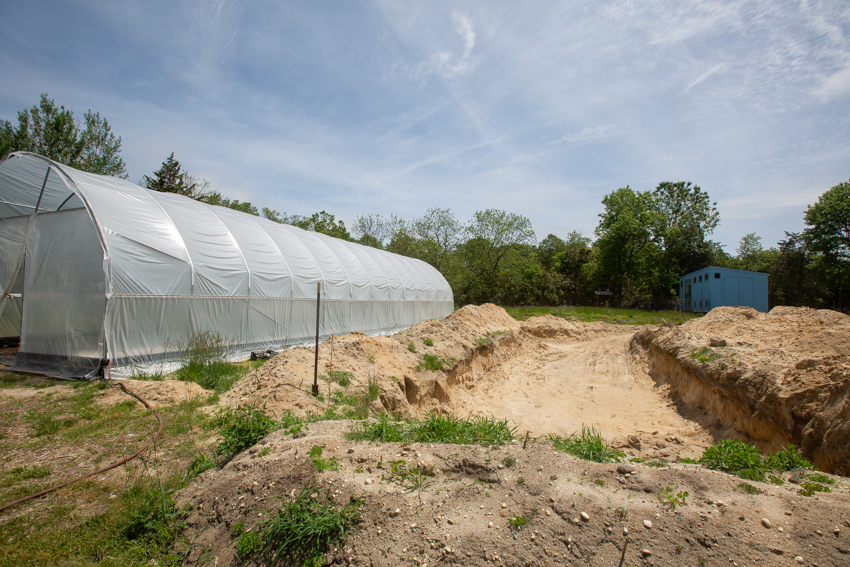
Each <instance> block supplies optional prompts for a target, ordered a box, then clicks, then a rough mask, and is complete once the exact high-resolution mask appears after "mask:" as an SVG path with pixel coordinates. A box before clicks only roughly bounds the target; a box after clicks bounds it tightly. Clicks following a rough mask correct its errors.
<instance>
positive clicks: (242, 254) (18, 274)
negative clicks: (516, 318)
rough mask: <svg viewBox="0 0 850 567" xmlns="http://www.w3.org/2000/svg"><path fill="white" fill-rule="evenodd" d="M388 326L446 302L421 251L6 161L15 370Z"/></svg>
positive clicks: (2, 168) (5, 238)
mask: <svg viewBox="0 0 850 567" xmlns="http://www.w3.org/2000/svg"><path fill="white" fill-rule="evenodd" d="M317 284H321V291H322V293H321V295H322V300H321V302H322V303H321V304H322V314H321V316H320V321H319V322H320V326H321V330H320V335H321V336H322V337H328V336H330V335H338V334H343V333H347V332H351V331H355V330H359V331H363V332H365V333H368V334H381V333H391V332H393V331H396V330H399V329H403V328H406V327H409V326H411V325H413V324H415V323H417V322H419V321H422V320H424V319H441V318H443V317H445V316H446V315H448V314H449V313H451V312H452V309H453V307H454V303H453V298H452V290H451V288H450V287H449V285H448V283H447V282H446V280H445V279H444V278H443V276H442V275H441V274H440V273H439V272H438V271H437V270H436V269H434V268H433V267H431V266H430V265H429V264H427V263H425V262H422V261H420V260H415V259H412V258H407V257H404V256H399V255H397V254H392V253H389V252H384V251H382V250H377V249H375V248H369V247H366V246H361V245H359V244H355V243H352V242H346V241H343V240H339V239H336V238H331V237H328V236H325V235H323V234H319V233H315V232H308V231H304V230H301V229H299V228H296V227H292V226H288V225H283V224H278V223H275V222H272V221H270V220H267V219H263V218H259V217H255V216H252V215H249V214H245V213H241V212H237V211H233V210H231V209H227V208H223V207H216V206H212V205H206V204H204V203H200V202H198V201H194V200H192V199H189V198H187V197H183V196H180V195H175V194H169V193H157V192H155V191H150V190H148V189H143V188H141V187H139V186H137V185H134V184H132V183H130V182H128V181H124V180H121V179H117V178H114V177H105V176H101V175H94V174H90V173H84V172H81V171H77V170H75V169H72V168H70V167H68V166H65V165H61V164H58V163H56V162H53V161H51V160H48V159H46V158H43V157H41V156H38V155H36V154H31V153H27V152H16V153H13V154H11V155H9V156H8V157H7V158H6V159H4V160H3V161H2V162H0V285H3V286H4V288H3V289H4V294H3V297H2V298H1V299H0V337H20V349H19V351H18V353H17V357H16V359H15V366H14V367H13V368H14V369H16V370H27V371H37V372H44V373H49V374H55V375H62V376H67V377H92V376H96V375H98V374H99V373H101V372H102V367H103V365H104V364H106V361H107V360H111V361H112V366H113V367H128V366H131V365H135V364H142V363H150V362H153V361H168V360H172V359H174V358H175V357H176V356H177V353H176V352H175V350H176V347H175V346H174V345H176V344H178V343H179V342H183V343H184V344H185V343H186V342H187V341H188V338H189V337H190V336H191V334H192V332H193V331H208V330H209V331H217V332H219V333H220V334H221V335H223V336H225V337H228V338H229V339H230V340H232V341H233V343H234V348H235V349H237V350H239V351H246V350H251V349H257V348H262V349H267V348H271V349H281V348H285V347H287V346H291V345H295V344H302V343H305V342H307V341H309V340H310V339H311V337H313V336H314V334H315V332H316V323H317V321H316V317H317V315H316V302H317V298H316V292H317Z"/></svg>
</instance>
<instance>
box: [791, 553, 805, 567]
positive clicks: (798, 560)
mask: <svg viewBox="0 0 850 567" xmlns="http://www.w3.org/2000/svg"><path fill="white" fill-rule="evenodd" d="M794 561H796V562H797V563H799V564H800V565H802V564H803V563H804V562H805V561H804V560H803V558H802V557H800V556H799V555H798V556H797V557H795V558H794Z"/></svg>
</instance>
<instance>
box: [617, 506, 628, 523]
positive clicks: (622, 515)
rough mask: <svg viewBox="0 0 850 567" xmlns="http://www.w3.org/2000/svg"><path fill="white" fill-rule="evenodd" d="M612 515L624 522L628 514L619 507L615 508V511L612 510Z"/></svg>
mask: <svg viewBox="0 0 850 567" xmlns="http://www.w3.org/2000/svg"><path fill="white" fill-rule="evenodd" d="M614 515H615V516H617V518H618V519H620V520H625V519H626V516H628V515H629V512H628V510H626V509H625V508H623V507H622V506H621V507H619V508H617V509H616V510H614Z"/></svg>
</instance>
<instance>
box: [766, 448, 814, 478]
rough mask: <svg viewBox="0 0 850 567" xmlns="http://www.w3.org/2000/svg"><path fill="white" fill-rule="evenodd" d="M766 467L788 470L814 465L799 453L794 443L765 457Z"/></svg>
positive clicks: (809, 467)
mask: <svg viewBox="0 0 850 567" xmlns="http://www.w3.org/2000/svg"><path fill="white" fill-rule="evenodd" d="M766 464H767V467H768V468H770V469H773V470H775V471H779V472H788V471H792V470H794V469H808V470H811V469H813V468H814V465H812V463H811V462H810V461H809V460H808V459H806V458H805V457H803V455H801V454H800V450H799V449H798V448H797V447H795V446H794V445H788V446H786V447H785V448H784V449H782V450H781V451H778V452H776V453H774V454H772V455H770V456H769V457H768V458H767V461H766Z"/></svg>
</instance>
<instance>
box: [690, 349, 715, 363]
mask: <svg viewBox="0 0 850 567" xmlns="http://www.w3.org/2000/svg"><path fill="white" fill-rule="evenodd" d="M689 356H690V357H691V358H692V359H693V360H696V361H698V362H702V363H706V362H714V361H715V360H717V359H718V358H720V354H719V353H717V352H715V351H714V350H713V349H712V348H711V347H702V348H701V349H697V350H695V351H693V352H692V353H691V354H690V355H689Z"/></svg>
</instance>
